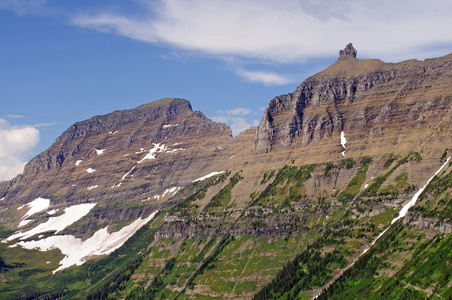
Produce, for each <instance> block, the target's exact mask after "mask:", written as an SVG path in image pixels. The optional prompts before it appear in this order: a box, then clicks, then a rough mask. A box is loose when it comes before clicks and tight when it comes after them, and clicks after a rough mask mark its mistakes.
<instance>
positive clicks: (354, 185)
mask: <svg viewBox="0 0 452 300" xmlns="http://www.w3.org/2000/svg"><path fill="white" fill-rule="evenodd" d="M371 162H372V157H370V156H365V157H363V158H362V159H361V167H360V168H359V171H358V174H356V175H355V177H353V178H352V180H350V182H349V183H348V185H347V187H346V188H345V189H344V190H343V191H342V192H341V193H340V194H339V195H338V197H337V199H338V200H339V201H341V202H342V203H347V202H350V201H352V200H353V199H354V198H355V196H356V195H357V194H358V193H359V190H360V188H361V186H362V185H363V183H364V181H365V180H366V173H367V170H368V169H369V164H370V163H371Z"/></svg>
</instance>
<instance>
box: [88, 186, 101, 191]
mask: <svg viewBox="0 0 452 300" xmlns="http://www.w3.org/2000/svg"><path fill="white" fill-rule="evenodd" d="M98 187H99V186H98V185H92V186H90V187H89V188H88V191H91V190H92V189H96V188H98Z"/></svg>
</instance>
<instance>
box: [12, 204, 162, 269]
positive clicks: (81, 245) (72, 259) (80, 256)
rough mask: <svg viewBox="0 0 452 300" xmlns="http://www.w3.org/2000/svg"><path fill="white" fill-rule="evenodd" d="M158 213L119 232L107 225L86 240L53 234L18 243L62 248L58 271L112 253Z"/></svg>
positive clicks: (42, 247) (38, 246)
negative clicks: (109, 228) (109, 231)
mask: <svg viewBox="0 0 452 300" xmlns="http://www.w3.org/2000/svg"><path fill="white" fill-rule="evenodd" d="M156 213H157V211H155V212H153V213H152V214H151V215H150V216H149V217H147V218H146V219H141V218H140V219H138V220H136V221H135V222H133V223H132V224H130V225H128V226H126V227H124V228H122V229H121V230H120V231H117V232H112V233H108V231H107V227H105V228H102V229H100V230H98V231H96V233H94V235H93V236H92V237H90V238H88V239H87V240H85V241H82V239H80V238H76V237H74V236H71V235H63V236H51V237H48V238H46V239H43V240H39V241H30V242H18V244H19V245H21V246H22V247H23V248H26V249H35V248H38V249H39V250H41V251H48V250H51V249H54V248H58V249H60V250H61V253H63V254H64V255H66V256H65V257H64V258H63V260H62V261H61V262H60V267H59V268H57V269H56V270H55V271H53V273H56V272H58V271H61V270H63V269H66V268H68V267H70V266H73V265H77V266H79V265H81V264H83V263H84V262H85V261H86V260H87V259H89V258H90V257H92V256H95V255H107V254H110V253H111V252H113V251H114V250H116V249H118V248H119V247H121V246H122V245H123V244H124V243H125V242H126V241H127V240H128V239H129V238H130V237H131V236H132V235H134V234H135V232H137V231H138V230H139V229H140V228H141V227H143V225H145V224H146V223H148V222H149V221H150V220H151V219H152V218H153V217H154V216H155V214H156Z"/></svg>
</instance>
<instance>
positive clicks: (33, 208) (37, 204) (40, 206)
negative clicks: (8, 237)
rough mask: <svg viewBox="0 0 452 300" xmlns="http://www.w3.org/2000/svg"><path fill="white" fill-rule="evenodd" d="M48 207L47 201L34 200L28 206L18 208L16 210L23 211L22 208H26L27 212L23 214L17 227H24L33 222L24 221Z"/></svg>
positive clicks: (48, 202) (41, 199)
mask: <svg viewBox="0 0 452 300" xmlns="http://www.w3.org/2000/svg"><path fill="white" fill-rule="evenodd" d="M49 205H50V200H49V199H44V198H41V197H39V198H36V199H35V200H33V201H31V202H30V203H28V204H25V205H22V206H21V207H18V208H17V209H18V210H20V209H23V208H24V207H27V206H28V211H27V212H26V213H25V215H24V216H23V217H22V219H21V220H22V221H21V222H20V224H19V227H22V226H25V225H26V224H28V223H30V222H31V221H33V220H26V219H27V218H28V217H30V216H32V215H34V214H36V213H38V212H41V211H44V210H46V209H47V208H48V207H49Z"/></svg>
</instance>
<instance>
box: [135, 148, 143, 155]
mask: <svg viewBox="0 0 452 300" xmlns="http://www.w3.org/2000/svg"><path fill="white" fill-rule="evenodd" d="M145 151H146V150H145V149H144V148H141V149H140V151H138V152H135V154H140V153H143V152H145Z"/></svg>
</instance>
